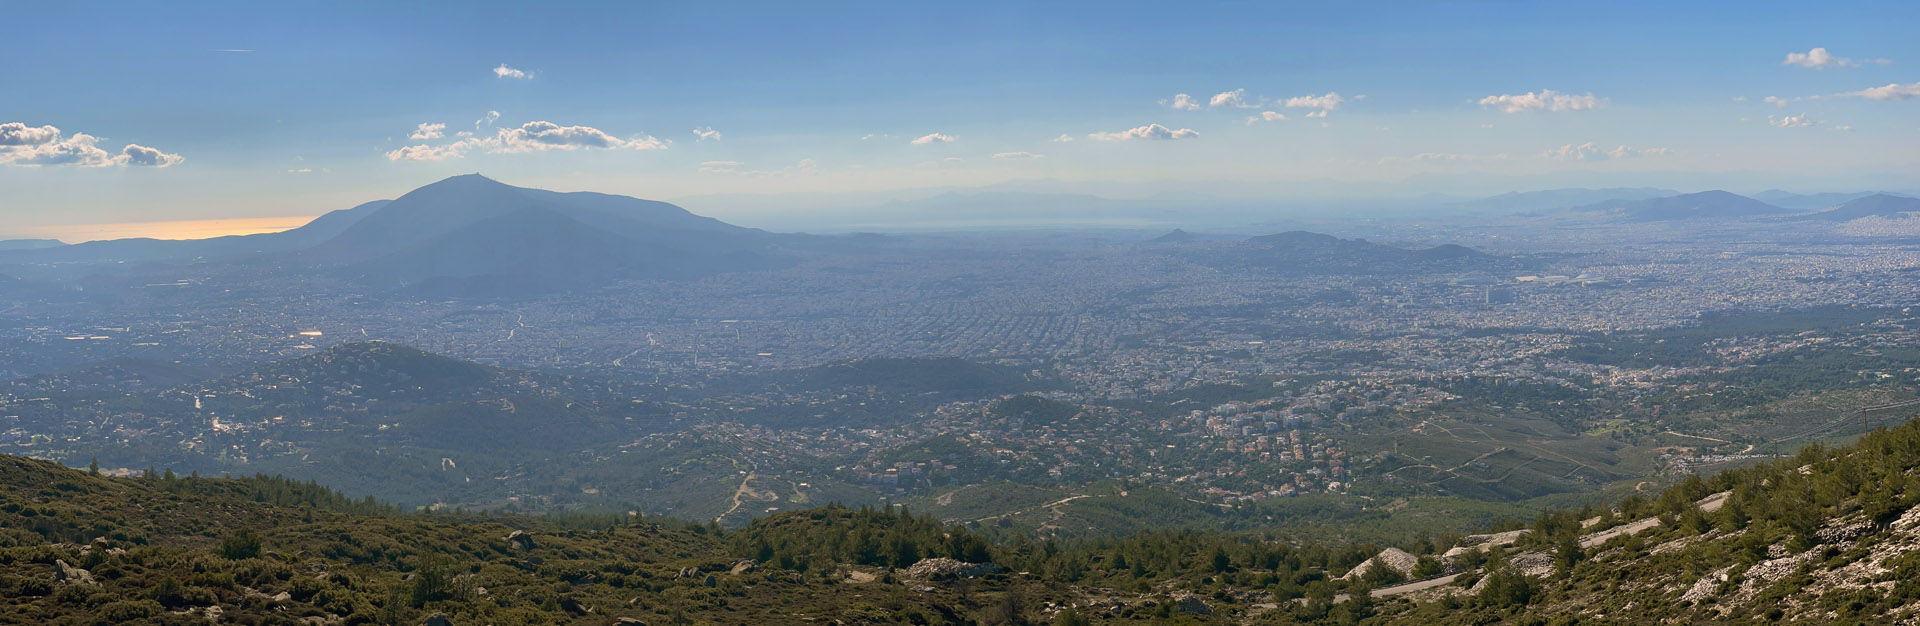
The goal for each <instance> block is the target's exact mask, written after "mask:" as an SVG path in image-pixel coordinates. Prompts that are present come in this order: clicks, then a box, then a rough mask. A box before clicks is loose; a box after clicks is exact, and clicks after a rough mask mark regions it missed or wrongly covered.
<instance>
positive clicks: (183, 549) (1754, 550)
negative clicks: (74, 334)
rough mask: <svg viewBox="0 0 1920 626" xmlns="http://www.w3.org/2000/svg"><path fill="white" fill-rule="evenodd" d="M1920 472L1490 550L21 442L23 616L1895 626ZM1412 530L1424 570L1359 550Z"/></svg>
mask: <svg viewBox="0 0 1920 626" xmlns="http://www.w3.org/2000/svg"><path fill="white" fill-rule="evenodd" d="M1916 468H1920V425H1916V424H1911V423H1910V424H1908V425H1904V426H1901V427H1897V428H1894V429H1890V430H1884V431H1881V432H1877V433H1874V434H1872V435H1870V436H1868V437H1866V438H1864V439H1863V440H1861V441H1860V442H1859V443H1858V444H1857V445H1855V446H1853V447H1850V448H1829V447H1819V446H1814V447H1809V448H1806V449H1804V450H1802V451H1801V452H1800V453H1799V454H1798V455H1796V456H1794V457H1792V458H1789V459H1783V460H1781V461H1780V462H1777V463H1772V464H1765V465H1759V466H1754V467H1749V468H1745V469H1740V470H1735V471H1730V472H1726V473H1723V474H1720V475H1717V476H1713V477H1710V478H1693V479H1690V480H1687V481H1685V482H1683V483H1681V484H1679V485H1677V486H1675V487H1673V488H1671V489H1668V490H1666V491H1665V492H1664V493H1661V494H1659V495H1657V496H1655V497H1647V498H1643V497H1633V498H1629V499H1627V500H1624V501H1622V502H1620V503H1618V505H1617V506H1614V507H1610V508H1594V507H1590V508H1588V509H1585V510H1579V511H1572V510H1565V511H1550V512H1547V513H1543V514H1541V515H1539V516H1538V517H1537V518H1536V519H1534V520H1532V521H1531V522H1530V523H1524V522H1519V521H1509V522H1504V523H1501V524H1498V525H1496V526H1495V527H1494V528H1493V529H1491V530H1495V531H1501V530H1519V529H1525V530H1527V531H1529V532H1527V533H1524V534H1521V535H1519V536H1518V538H1516V539H1514V540H1513V541H1512V543H1511V544H1510V545H1509V546H1508V547H1491V548H1484V549H1469V550H1463V551H1456V552H1455V553H1454V554H1452V555H1443V554H1442V553H1443V552H1445V551H1446V550H1447V549H1448V548H1451V547H1454V546H1455V545H1461V544H1463V543H1467V542H1466V541H1464V540H1463V539H1462V538H1460V537H1451V536H1449V537H1434V536H1421V535H1411V534H1410V535H1407V536H1404V537H1402V538H1401V539H1400V540H1397V541H1391V542H1387V543H1382V544H1346V543H1322V544H1309V545H1299V544H1295V543H1291V542H1288V541H1282V540H1280V537H1279V535H1276V534H1270V533H1267V532H1256V531H1240V532H1232V531H1157V532H1144V533H1138V534H1133V535H1130V536H1126V537H1119V538H1115V537H1098V536H1089V537H1087V538H1082V539H1075V540H1065V541H1042V540H1037V539H1034V538H1032V537H1030V536H1028V535H1026V534H1024V533H1020V532H1011V531H1004V530H1002V529H995V528H992V527H991V526H989V527H986V528H978V529H970V528H968V527H966V526H953V525H947V524H943V523H941V522H940V521H939V520H938V519H937V518H935V517H933V516H930V515H922V514H917V513H914V512H912V511H910V510H907V509H905V508H903V507H883V508H873V507H864V508H859V509H853V508H848V507H843V506H838V505H828V506H822V507H817V508H813V509H808V510H802V511H793V512H786V513H781V514H777V515H774V516H771V517H768V518H765V519H762V520H759V521H756V522H755V523H753V524H751V525H750V526H748V527H746V528H744V529H739V530H733V531H722V530H721V529H719V528H718V527H715V526H713V525H711V524H705V525H702V524H693V523H686V522H676V521H672V520H665V519H654V518H643V517H641V516H638V515H633V514H599V515H575V516H568V517H521V516H504V517H502V516H489V515H485V514H468V513H460V512H441V513H416V512H402V511H399V510H397V509H395V508H394V507H391V506H388V505H385V504H382V503H379V502H373V501H370V500H366V499H353V498H349V497H346V496H343V495H341V494H339V493H336V492H333V491H331V490H329V489H326V488H324V487H321V486H318V485H314V484H311V483H301V482H295V481H288V480H284V479H279V478H274V477H265V476H256V477H251V478H237V479H227V478H220V479H213V478H201V477H197V476H184V477H183V476H174V475H171V474H170V473H168V472H158V473H150V474H149V475H148V476H145V477H138V478H113V477H106V476H98V475H94V474H93V473H90V472H87V471H81V470H72V469H67V468H63V467H60V466H57V465H54V464H51V463H46V462H42V461H34V460H28V459H22V458H18V457H0V624H96V623H161V624H167V623H179V624H199V623H208V622H210V621H218V622H219V623H234V624H302V623H307V624H332V623H338V624H419V623H423V622H427V621H430V618H432V617H433V616H436V615H438V616H441V617H443V618H444V619H446V620H448V622H449V623H452V624H561V623H601V624H612V623H634V622H633V621H638V622H641V623H647V624H695V623H710V624H758V623H842V624H881V623H898V624H1039V623H1053V624H1102V623H1124V622H1134V623H1273V624H1288V623H1324V624H1397V623H1419V624H1433V625H1444V624H1488V623H1539V624H1547V623H1565V624H1571V623H1581V624H1585V623H1619V624H1628V623H1633V624H1638V623H1650V622H1658V621H1674V620H1677V621H1679V622H1690V623H1699V622H1726V623H1748V622H1752V623H1759V622H1769V621H1803V622H1810V623H1886V622H1888V621H1890V620H1895V619H1900V618H1912V617H1913V616H1914V614H1915V611H1916V606H1917V605H1916V603H1920V516H1916V515H1914V514H1913V513H1912V512H1913V511H1916V510H1920V509H1914V508H1913V507H1914V505H1915V504H1916V503H1920V476H1917V475H1916ZM1723 493H1724V494H1725V496H1724V500H1723V501H1722V500H1718V499H1716V498H1717V494H1723ZM1703 501H1712V502H1714V503H1715V506H1714V507H1712V508H1711V510H1709V507H1706V506H1703V505H1702V504H1700V503H1701V502H1703ZM1650 520H1651V521H1650ZM1608 529H1619V530H1622V531H1623V532H1618V533H1616V534H1617V536H1611V537H1610V538H1609V536H1608V535H1600V534H1597V533H1601V532H1603V531H1607V530H1608ZM1626 530H1634V532H1624V531H1626ZM1388 544H1391V545H1392V547H1394V548H1396V550H1393V551H1390V552H1392V553H1396V554H1397V553H1401V551H1404V555H1405V557H1406V558H1408V559H1410V560H1409V561H1408V563H1409V564H1408V565H1407V567H1406V568H1405V569H1395V568H1393V567H1383V566H1379V565H1373V566H1369V567H1366V568H1362V567H1360V566H1361V565H1362V564H1363V563H1366V562H1369V559H1370V558H1372V557H1375V555H1376V554H1380V553H1381V551H1382V550H1383V549H1384V548H1387V547H1389V546H1388ZM1349 574H1351V575H1349ZM1445 574H1457V576H1454V577H1453V578H1451V579H1444V578H1443V579H1440V580H1439V581H1438V583H1443V584H1435V585H1434V586H1433V588H1431V589H1423V590H1421V591H1418V592H1415V593H1404V594H1403V593H1401V591H1402V590H1404V589H1406V588H1405V587H1398V588H1396V587H1394V586H1395V585H1399V584H1402V583H1405V582H1406V581H1409V580H1416V581H1417V580H1425V579H1431V578H1434V577H1436V576H1441V575H1445ZM1375 590H1382V592H1383V593H1385V594H1386V595H1382V596H1378V597H1376V596H1374V595H1373V592H1374V591H1375ZM1389 592H1390V593H1389ZM622 619H624V620H629V621H626V622H620V621H618V620H622ZM435 623H439V622H435Z"/></svg>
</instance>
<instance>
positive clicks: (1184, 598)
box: [1173, 593, 1213, 615]
mask: <svg viewBox="0 0 1920 626" xmlns="http://www.w3.org/2000/svg"><path fill="white" fill-rule="evenodd" d="M1173 608H1175V609H1178V610H1179V611H1180V612H1181V613H1191V614H1194V615H1212V614H1213V607H1211V606H1208V605H1207V601H1206V600H1201V599H1200V596H1196V595H1193V594H1191V593H1183V594H1180V595H1177V596H1174V597H1173Z"/></svg>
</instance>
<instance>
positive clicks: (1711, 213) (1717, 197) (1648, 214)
mask: <svg viewBox="0 0 1920 626" xmlns="http://www.w3.org/2000/svg"><path fill="white" fill-rule="evenodd" d="M1572 210H1573V211H1575V212H1605V213H1613V214H1617V215H1619V216H1621V217H1624V218H1627V219H1631V220H1638V221H1648V222H1652V221H1667V220H1686V219H1726V218H1741V217H1759V216H1768V215H1779V214H1782V213H1790V212H1791V211H1789V210H1788V209H1783V208H1780V207H1777V206H1774V205H1771V204H1767V203H1765V202H1761V201H1759V200H1755V199H1753V198H1748V197H1746V196H1742V195H1738V194H1733V193H1728V192H1725V191H1720V190H1713V191H1702V192H1700V193H1689V194H1681V195H1677V196H1667V197H1663V198H1649V199H1645V200H1624V201H1608V202H1601V203H1596V204H1590V205H1586V206H1583V207H1578V208H1575V209H1572Z"/></svg>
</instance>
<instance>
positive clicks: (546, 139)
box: [387, 121, 672, 161]
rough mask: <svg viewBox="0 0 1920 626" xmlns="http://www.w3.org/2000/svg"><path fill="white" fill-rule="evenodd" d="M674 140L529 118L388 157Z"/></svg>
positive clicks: (655, 145) (644, 146) (649, 146)
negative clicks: (483, 134)
mask: <svg viewBox="0 0 1920 626" xmlns="http://www.w3.org/2000/svg"><path fill="white" fill-rule="evenodd" d="M671 143H672V142H669V141H664V140H661V139H658V138H655V137H653V136H651V135H639V136H636V137H633V138H630V139H621V138H619V137H615V136H613V135H610V134H607V133H606V132H605V131H602V130H600V129H598V128H594V127H591V126H561V125H559V124H555V123H553V122H545V121H538V122H527V123H525V124H522V125H520V127H519V128H502V129H499V131H498V132H496V133H495V134H494V136H492V137H469V138H466V139H461V140H459V141H456V142H453V143H450V144H447V145H443V146H434V145H428V144H418V145H412V146H405V147H402V148H400V149H398V150H393V151H391V152H388V153H387V160H389V161H443V160H446V159H458V158H463V157H465V156H466V155H467V153H468V152H471V151H474V150H480V151H483V152H486V153H488V154H521V153H527V152H542V151H547V150H583V149H589V150H590V149H602V150H613V149H629V150H665V149H667V146H668V145H670V144H671Z"/></svg>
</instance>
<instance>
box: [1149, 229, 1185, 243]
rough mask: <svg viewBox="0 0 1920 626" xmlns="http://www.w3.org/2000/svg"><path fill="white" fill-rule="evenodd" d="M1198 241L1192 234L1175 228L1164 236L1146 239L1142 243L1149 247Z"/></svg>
mask: <svg viewBox="0 0 1920 626" xmlns="http://www.w3.org/2000/svg"><path fill="white" fill-rule="evenodd" d="M1198 239H1199V237H1196V236H1194V234H1193V233H1190V232H1187V231H1184V230H1180V229H1178V228H1175V229H1173V230H1172V231H1170V232H1168V233H1167V234H1165V235H1161V236H1159V237H1154V238H1152V239H1148V240H1146V241H1144V242H1142V243H1146V244H1151V245H1172V244H1182V243H1190V242H1193V241H1195V240H1198Z"/></svg>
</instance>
